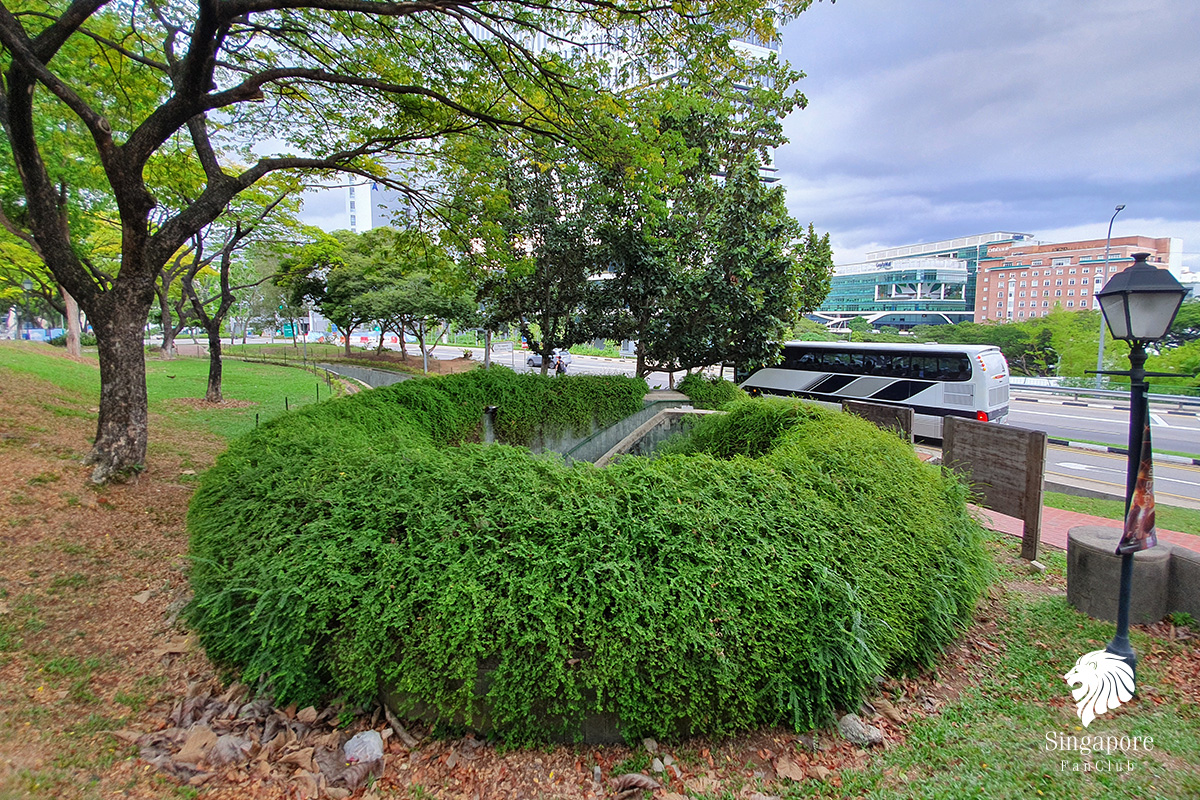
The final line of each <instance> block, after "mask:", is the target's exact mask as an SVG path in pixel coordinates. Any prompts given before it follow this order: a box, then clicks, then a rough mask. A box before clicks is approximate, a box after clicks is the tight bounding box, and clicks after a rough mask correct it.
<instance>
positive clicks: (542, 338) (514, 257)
mask: <svg viewBox="0 0 1200 800" xmlns="http://www.w3.org/2000/svg"><path fill="white" fill-rule="evenodd" d="M575 155H576V154H574V153H572V152H570V151H569V150H567V149H566V148H558V147H555V146H554V145H553V144H552V143H550V142H548V141H542V142H540V143H538V144H537V145H536V149H534V150H533V151H532V152H531V153H529V154H527V155H526V156H525V157H519V158H514V159H513V160H511V161H509V162H508V163H506V164H505V165H504V166H503V169H502V182H503V186H504V190H505V192H504V197H505V198H506V200H507V205H506V206H505V207H504V208H503V211H502V212H500V214H499V222H500V226H501V228H502V229H503V235H504V238H503V239H501V240H500V241H499V242H497V243H492V246H493V247H494V248H496V249H499V250H501V251H502V253H501V254H497V255H495V256H494V257H493V260H494V261H495V262H498V263H503V264H505V269H504V270H503V271H498V272H496V273H495V274H493V275H492V276H491V277H490V278H489V279H488V280H486V281H485V283H484V286H483V290H482V293H481V294H482V296H483V299H484V301H485V303H486V305H487V308H488V311H487V315H488V316H487V322H486V325H487V327H488V328H489V329H493V330H494V329H496V328H497V327H500V326H505V325H510V324H511V325H515V326H516V327H517V328H518V329H519V330H520V331H521V334H522V336H524V337H525V338H526V339H527V340H528V342H529V347H530V349H531V350H532V351H533V352H536V353H540V354H541V356H542V368H541V369H542V374H543V375H544V374H546V372H547V371H548V369H549V366H550V363H551V361H552V357H553V353H554V351H555V350H557V349H565V348H568V347H570V346H571V345H575V344H581V343H582V342H584V341H587V340H588V339H589V338H590V335H589V331H588V330H587V329H586V328H585V326H584V325H583V324H582V319H583V315H584V313H585V309H586V307H587V306H588V304H589V301H591V300H594V298H595V295H596V293H595V292H593V291H592V287H591V280H590V279H591V278H592V277H593V276H594V275H595V274H596V273H597V271H598V268H597V265H596V260H595V254H594V251H593V247H592V243H591V241H590V240H591V236H590V231H591V220H592V216H593V215H592V213H591V208H590V203H589V190H590V188H591V180H592V174H591V170H590V168H589V166H588V165H587V164H585V163H583V162H581V161H580V160H579V159H577V158H576V157H575Z"/></svg>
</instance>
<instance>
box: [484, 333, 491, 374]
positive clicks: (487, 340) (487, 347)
mask: <svg viewBox="0 0 1200 800" xmlns="http://www.w3.org/2000/svg"><path fill="white" fill-rule="evenodd" d="M491 365H492V332H491V331H490V330H487V331H484V332H483V368H484V369H487V368H488V367H490V366H491Z"/></svg>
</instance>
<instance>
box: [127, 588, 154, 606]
mask: <svg viewBox="0 0 1200 800" xmlns="http://www.w3.org/2000/svg"><path fill="white" fill-rule="evenodd" d="M129 599H130V600H132V601H133V602H135V603H137V604H138V605H139V606H144V605H146V603H148V602H150V590H149V589H147V590H145V591H144V592H138V593H137V594H135V595H133V596H132V597H130V598H129Z"/></svg>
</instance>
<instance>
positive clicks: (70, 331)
mask: <svg viewBox="0 0 1200 800" xmlns="http://www.w3.org/2000/svg"><path fill="white" fill-rule="evenodd" d="M58 291H60V292H62V296H63V302H64V303H65V304H66V306H67V313H66V317H67V355H69V356H71V357H72V358H79V357H81V356H82V355H83V348H82V347H81V346H80V344H79V334H80V330H79V327H80V326H79V303H77V302H75V298H74V297H72V296H71V294H70V292H68V291H67V290H66V289H64V288H63V287H61V286H59V287H58Z"/></svg>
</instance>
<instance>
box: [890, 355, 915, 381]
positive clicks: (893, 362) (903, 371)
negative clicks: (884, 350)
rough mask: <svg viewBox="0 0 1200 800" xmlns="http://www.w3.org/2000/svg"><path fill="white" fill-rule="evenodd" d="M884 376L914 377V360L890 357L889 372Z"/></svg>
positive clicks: (906, 357)
mask: <svg viewBox="0 0 1200 800" xmlns="http://www.w3.org/2000/svg"><path fill="white" fill-rule="evenodd" d="M884 374H885V375H888V376H890V377H893V378H910V377H912V359H911V358H910V357H909V356H890V357H888V361H887V371H886V372H885V373H884Z"/></svg>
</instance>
